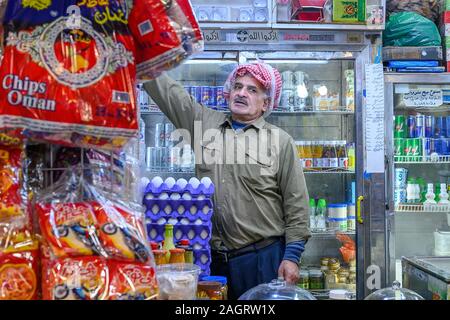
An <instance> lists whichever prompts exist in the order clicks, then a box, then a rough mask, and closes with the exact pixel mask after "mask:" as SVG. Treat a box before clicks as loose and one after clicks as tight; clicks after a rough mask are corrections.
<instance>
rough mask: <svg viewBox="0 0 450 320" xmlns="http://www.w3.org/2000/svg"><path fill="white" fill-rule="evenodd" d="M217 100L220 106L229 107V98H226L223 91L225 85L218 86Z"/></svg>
mask: <svg viewBox="0 0 450 320" xmlns="http://www.w3.org/2000/svg"><path fill="white" fill-rule="evenodd" d="M216 102H217V107H218V108H226V107H227V100H226V99H225V95H224V93H223V86H219V87H216Z"/></svg>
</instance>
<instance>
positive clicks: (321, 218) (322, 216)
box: [316, 199, 327, 231]
mask: <svg viewBox="0 0 450 320" xmlns="http://www.w3.org/2000/svg"><path fill="white" fill-rule="evenodd" d="M326 216H327V202H326V201H325V199H319V201H318V203H317V209H316V229H317V230H319V231H326V229H327V225H326V221H327V217H326Z"/></svg>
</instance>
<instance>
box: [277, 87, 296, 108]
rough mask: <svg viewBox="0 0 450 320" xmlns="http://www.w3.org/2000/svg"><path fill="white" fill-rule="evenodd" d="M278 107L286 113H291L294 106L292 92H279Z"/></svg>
mask: <svg viewBox="0 0 450 320" xmlns="http://www.w3.org/2000/svg"><path fill="white" fill-rule="evenodd" d="M280 106H281V107H282V108H283V109H285V110H288V111H293V110H294V106H295V96H294V91H293V90H283V91H282V92H281V101H280Z"/></svg>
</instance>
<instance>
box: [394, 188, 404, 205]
mask: <svg viewBox="0 0 450 320" xmlns="http://www.w3.org/2000/svg"><path fill="white" fill-rule="evenodd" d="M394 203H395V204H400V203H406V189H398V188H395V189H394Z"/></svg>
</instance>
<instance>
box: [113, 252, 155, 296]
mask: <svg viewBox="0 0 450 320" xmlns="http://www.w3.org/2000/svg"><path fill="white" fill-rule="evenodd" d="M108 264H109V270H110V277H111V280H110V289H109V298H110V299H111V300H152V299H156V298H157V296H158V284H157V282H156V276H155V268H154V267H152V266H149V265H146V264H137V263H133V264H129V263H122V262H115V261H111V262H109V263H108Z"/></svg>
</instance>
